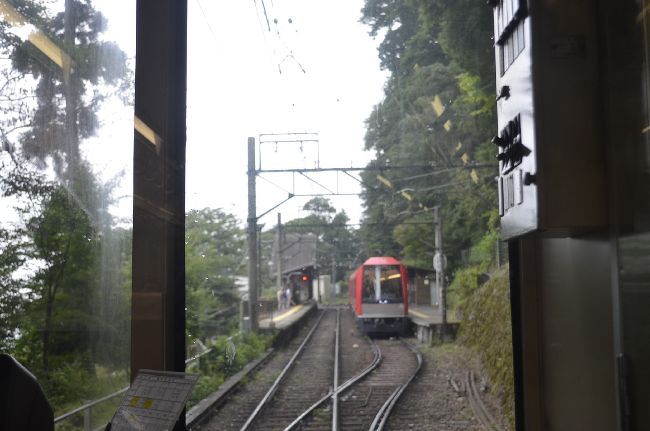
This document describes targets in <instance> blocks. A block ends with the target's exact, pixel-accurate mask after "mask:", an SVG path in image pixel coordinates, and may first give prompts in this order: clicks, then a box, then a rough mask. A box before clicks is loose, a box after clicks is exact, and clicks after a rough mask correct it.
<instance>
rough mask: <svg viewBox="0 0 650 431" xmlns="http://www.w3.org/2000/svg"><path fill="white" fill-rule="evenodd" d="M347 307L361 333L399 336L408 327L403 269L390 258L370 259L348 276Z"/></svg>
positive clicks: (405, 274)
mask: <svg viewBox="0 0 650 431" xmlns="http://www.w3.org/2000/svg"><path fill="white" fill-rule="evenodd" d="M348 296H349V300H350V306H351V307H352V310H353V311H354V314H355V318H356V322H357V325H358V326H359V329H360V330H361V331H362V332H364V333H374V334H402V333H405V332H406V328H407V324H408V319H407V316H408V291H407V273H406V267H405V266H404V265H402V263H401V262H400V261H399V260H397V259H395V258H393V257H371V258H370V259H368V260H366V261H365V262H364V263H363V265H361V266H360V267H359V268H357V270H355V271H354V272H353V273H352V275H351V276H350V280H349V284H348Z"/></svg>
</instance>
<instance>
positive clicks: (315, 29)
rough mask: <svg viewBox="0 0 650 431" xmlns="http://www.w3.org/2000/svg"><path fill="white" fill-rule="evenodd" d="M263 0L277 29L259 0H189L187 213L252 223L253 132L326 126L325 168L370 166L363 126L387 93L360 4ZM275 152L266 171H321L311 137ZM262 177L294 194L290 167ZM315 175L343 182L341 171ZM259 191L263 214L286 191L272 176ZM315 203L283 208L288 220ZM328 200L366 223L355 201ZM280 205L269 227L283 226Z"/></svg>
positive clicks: (300, 186)
mask: <svg viewBox="0 0 650 431" xmlns="http://www.w3.org/2000/svg"><path fill="white" fill-rule="evenodd" d="M265 5H266V8H267V13H268V18H269V21H270V25H271V32H269V31H268V27H267V24H266V20H265V18H264V15H263V10H262V5H261V1H260V0H257V6H258V7H257V10H256V7H255V6H256V4H255V2H254V1H253V0H247V1H241V0H240V1H210V0H190V1H189V34H188V46H189V49H188V63H189V65H188V114H187V125H188V147H187V186H186V187H187V208H188V209H189V208H201V207H205V206H211V207H222V208H225V209H227V210H229V211H232V212H234V213H235V214H236V215H237V216H238V217H239V218H240V219H242V220H245V219H246V215H247V178H246V166H247V159H246V151H247V150H246V148H247V144H246V142H247V137H248V136H253V137H256V138H257V137H258V135H259V134H261V133H284V132H318V133H319V139H320V166H321V167H340V166H352V165H354V166H363V165H365V164H366V163H367V161H368V160H369V159H370V156H369V155H368V154H365V153H364V152H363V151H362V148H363V136H364V133H365V127H364V123H363V122H364V120H365V119H366V118H367V117H368V115H369V113H370V112H371V110H372V106H373V105H374V104H375V103H377V102H379V101H380V100H381V98H382V94H383V90H382V89H383V84H384V81H385V79H386V75H385V74H384V73H383V72H381V71H380V70H379V60H378V58H377V50H376V44H377V42H376V41H373V40H372V39H371V38H370V36H368V34H367V27H365V26H364V25H362V24H361V23H359V22H358V20H359V17H360V15H361V13H360V10H361V7H362V5H363V0H331V1H328V2H322V1H313V0H266V1H265ZM276 19H277V24H275V22H274V20H276ZM289 20H291V23H290V22H289ZM278 31H279V33H280V35H279V36H278V35H277V32H278ZM291 54H293V58H292V57H287V56H289V55H291ZM283 60H284V61H283ZM301 67H302V69H304V70H305V72H306V73H304V72H303V71H302V69H301ZM280 69H281V71H282V73H280V71H279V70H280ZM283 149H284V150H285V151H284V152H283ZM275 150H276V148H275V145H264V146H263V148H262V160H263V162H264V165H263V167H264V168H267V169H268V168H302V167H314V166H315V163H316V158H315V157H314V154H313V153H314V151H313V145H311V146H310V145H308V144H305V145H304V146H303V150H304V152H302V153H301V152H300V147H299V146H298V145H295V146H292V147H290V146H286V145H285V146H280V147H279V148H278V153H275ZM280 155H281V156H282V157H278V156H280ZM263 176H264V178H266V179H268V180H270V181H272V182H274V183H276V184H278V185H281V186H283V188H284V189H285V190H288V191H292V188H293V178H292V176H291V175H290V174H284V175H279V174H273V175H271V174H265V175H263ZM313 178H315V179H317V180H318V181H319V182H321V183H323V184H324V185H325V186H326V187H328V188H329V189H331V190H333V189H335V188H336V181H337V179H336V175H334V174H328V175H319V176H313ZM345 178H346V177H345V175H339V178H338V181H339V191H340V192H346V193H348V192H358V191H359V187H358V183H356V182H355V181H354V180H352V179H350V178H349V177H348V178H347V179H345ZM311 184H313V183H310V182H309V180H307V179H304V178H300V177H299V176H297V177H296V180H295V185H296V190H295V191H296V192H297V193H299V194H303V193H304V194H306V193H315V192H317V191H318V189H319V188H318V186H315V185H314V186H313V187H311V186H310V185H311ZM257 186H258V187H257V194H258V199H257V209H258V210H257V213H258V214H261V213H263V212H265V211H266V210H268V209H270V208H271V207H273V206H274V205H276V204H277V203H279V202H281V201H282V200H283V199H285V198H286V196H287V192H286V191H283V190H281V189H279V188H277V187H274V186H272V185H271V184H269V183H268V182H266V181H264V180H263V179H260V178H258V180H257ZM320 191H324V190H323V189H320ZM308 199H309V198H294V199H292V200H290V201H289V202H287V203H286V204H284V205H283V206H282V207H280V208H279V209H278V210H277V211H280V212H282V215H283V220H289V219H291V218H295V217H299V216H303V215H304V214H301V213H300V212H299V208H301V207H302V205H304V203H305V202H306V201H307V200H308ZM331 200H332V202H333V204H334V206H336V207H337V208H338V209H345V210H346V212H347V213H348V214H349V215H350V216H351V218H352V219H353V221H358V219H359V217H360V215H361V201H360V200H359V199H358V198H356V197H333V198H331ZM277 211H273V212H271V213H270V214H269V215H268V216H266V217H265V218H263V219H261V220H260V222H261V223H266V224H267V225H269V224H273V223H275V220H276V216H275V214H276V212H277Z"/></svg>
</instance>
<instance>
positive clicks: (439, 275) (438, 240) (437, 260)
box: [433, 205, 447, 331]
mask: <svg viewBox="0 0 650 431" xmlns="http://www.w3.org/2000/svg"><path fill="white" fill-rule="evenodd" d="M433 217H434V223H435V237H434V238H435V240H434V246H435V254H434V255H433V269H435V270H436V289H437V290H438V292H440V297H441V298H440V309H441V312H442V327H443V331H445V330H446V328H447V286H445V255H444V253H443V250H442V217H440V206H439V205H436V206H435V207H434V208H433Z"/></svg>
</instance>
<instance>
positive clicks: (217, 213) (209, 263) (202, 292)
mask: <svg viewBox="0 0 650 431" xmlns="http://www.w3.org/2000/svg"><path fill="white" fill-rule="evenodd" d="M185 226H186V229H185V272H186V275H185V286H186V301H185V302H186V305H187V312H186V327H187V333H188V336H189V337H190V342H191V340H192V339H195V338H198V339H200V340H203V341H205V340H206V339H207V338H208V337H212V336H215V335H216V334H223V333H229V332H230V331H231V330H232V329H233V328H234V327H235V326H236V325H237V319H236V316H237V315H238V313H239V309H238V308H237V304H238V302H239V296H238V294H237V291H236V280H235V277H236V276H237V275H243V274H244V273H245V272H246V268H247V267H246V262H247V261H246V247H245V243H246V237H245V233H244V231H243V229H241V227H240V226H239V221H238V220H237V219H236V218H235V217H234V216H233V215H231V214H227V213H225V212H224V211H222V210H220V209H209V208H205V209H202V210H192V211H190V212H189V213H188V214H187V215H186V217H185ZM233 317H235V318H234V319H233Z"/></svg>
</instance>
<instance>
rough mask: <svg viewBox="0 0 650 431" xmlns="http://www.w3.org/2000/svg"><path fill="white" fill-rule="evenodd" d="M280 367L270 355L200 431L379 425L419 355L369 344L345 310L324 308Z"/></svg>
mask: <svg viewBox="0 0 650 431" xmlns="http://www.w3.org/2000/svg"><path fill="white" fill-rule="evenodd" d="M293 348H294V349H295V352H293V353H292V355H291V357H290V358H288V357H287V355H286V354H285V357H284V358H283V359H284V362H283V363H282V366H281V367H280V366H279V360H278V359H277V358H273V359H272V360H271V361H270V362H271V363H270V364H269V365H268V366H265V367H264V368H263V369H262V370H261V371H260V372H259V373H258V375H257V376H256V377H255V378H254V381H252V382H249V383H247V384H246V385H245V388H244V389H242V391H240V393H238V394H236V395H235V396H234V397H233V399H232V400H230V401H229V402H228V403H227V404H226V405H225V406H224V407H223V409H222V410H224V412H218V413H217V414H215V417H214V418H213V420H211V421H210V423H209V424H208V425H207V426H204V427H201V428H200V429H201V430H216V429H219V430H236V429H238V430H240V431H246V430H291V429H301V430H339V429H341V430H368V429H372V430H380V429H382V428H383V426H384V425H385V423H386V418H387V417H388V415H389V414H390V411H391V409H392V407H393V406H394V405H395V403H396V402H397V400H398V398H399V396H400V395H401V394H402V393H403V392H404V390H405V388H406V386H407V385H408V383H409V382H410V381H411V380H412V379H413V377H414V376H415V374H416V373H417V371H418V370H419V367H420V364H421V357H420V356H419V354H418V353H417V352H416V351H415V350H414V349H412V348H410V347H409V346H408V345H407V344H406V343H404V342H402V341H400V340H378V341H377V342H376V343H373V342H370V341H369V340H368V339H367V338H365V337H363V336H361V334H359V332H358V331H357V330H356V327H355V325H354V318H353V316H352V314H351V313H350V312H349V311H347V310H341V309H338V310H337V309H326V310H324V311H322V312H321V313H320V315H319V317H318V319H317V320H316V322H315V323H314V324H313V326H311V328H310V329H309V331H308V333H306V334H305V333H304V332H303V334H302V336H301V342H300V345H297V343H294V346H293Z"/></svg>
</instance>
